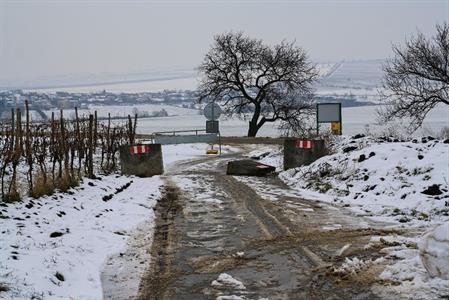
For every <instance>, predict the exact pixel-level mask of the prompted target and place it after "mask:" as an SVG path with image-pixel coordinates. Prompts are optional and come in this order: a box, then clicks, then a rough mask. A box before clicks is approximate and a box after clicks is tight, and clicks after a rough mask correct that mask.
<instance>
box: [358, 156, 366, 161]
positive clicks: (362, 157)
mask: <svg viewBox="0 0 449 300" xmlns="http://www.w3.org/2000/svg"><path fill="white" fill-rule="evenodd" d="M364 160H366V156H365V154H360V156H359V159H358V162H362V161H364Z"/></svg>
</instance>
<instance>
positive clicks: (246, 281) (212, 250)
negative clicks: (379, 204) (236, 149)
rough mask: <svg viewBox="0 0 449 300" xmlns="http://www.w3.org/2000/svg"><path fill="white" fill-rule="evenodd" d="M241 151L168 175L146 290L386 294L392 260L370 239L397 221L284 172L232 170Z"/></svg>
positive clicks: (283, 295)
mask: <svg viewBox="0 0 449 300" xmlns="http://www.w3.org/2000/svg"><path fill="white" fill-rule="evenodd" d="M233 158H235V155H228V156H226V155H225V156H223V157H221V158H210V159H206V160H204V159H202V160H193V161H187V162H184V163H178V164H176V165H175V166H173V167H172V168H171V169H169V170H168V172H167V174H166V175H165V176H164V177H163V180H164V181H165V191H163V196H162V197H163V199H162V201H159V202H158V205H157V206H156V216H157V218H156V227H155V235H154V241H153V246H152V249H151V253H152V262H151V265H150V266H149V268H148V272H147V274H146V276H145V277H144V278H143V280H142V282H141V285H140V296H139V299H305V298H307V299H348V298H352V297H355V298H357V299H376V295H374V294H373V292H372V285H373V284H374V283H375V282H376V281H377V275H378V274H379V273H380V272H381V271H382V269H383V267H382V264H376V265H375V266H374V267H371V265H370V262H371V261H374V260H376V259H379V258H380V257H381V256H382V254H381V253H380V252H379V250H380V249H381V248H382V247H378V248H375V247H374V248H373V247H366V245H367V244H368V243H369V242H370V239H371V237H372V236H383V235H386V234H391V233H392V232H394V229H388V230H385V229H382V228H383V226H384V224H380V223H374V222H373V221H368V220H366V219H364V218H361V217H356V216H354V215H352V214H351V213H350V212H349V211H346V210H345V209H342V208H336V207H334V206H332V205H331V204H325V203H322V202H318V201H311V200H307V199H303V198H301V197H300V196H299V195H298V194H297V193H296V192H295V191H294V190H293V189H291V188H289V187H288V186H287V185H285V184H284V183H282V182H281V181H280V180H279V179H278V178H277V177H274V176H273V177H267V178H252V177H234V176H227V175H225V166H226V163H227V161H229V160H231V159H233ZM348 257H349V258H348ZM354 258H355V259H354ZM377 284H378V282H377Z"/></svg>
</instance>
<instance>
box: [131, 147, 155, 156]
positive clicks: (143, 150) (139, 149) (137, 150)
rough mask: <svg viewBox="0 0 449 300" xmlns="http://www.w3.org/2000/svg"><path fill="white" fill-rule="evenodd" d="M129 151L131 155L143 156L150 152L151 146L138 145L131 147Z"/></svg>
mask: <svg viewBox="0 0 449 300" xmlns="http://www.w3.org/2000/svg"><path fill="white" fill-rule="evenodd" d="M129 150H130V152H131V154H141V153H148V152H150V150H151V148H150V145H137V146H131V147H130V149H129Z"/></svg>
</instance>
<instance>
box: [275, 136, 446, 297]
mask: <svg viewBox="0 0 449 300" xmlns="http://www.w3.org/2000/svg"><path fill="white" fill-rule="evenodd" d="M333 149H335V150H336V153H335V154H332V155H328V156H325V157H322V158H321V159H319V160H317V161H315V162H314V163H312V164H311V165H309V166H303V167H300V168H295V169H290V170H287V171H284V172H281V173H280V178H281V179H282V180H283V181H284V182H286V183H287V184H289V185H290V186H292V187H294V188H295V189H297V190H298V191H299V192H300V193H301V194H302V195H303V196H304V197H307V198H309V199H316V200H318V201H325V202H329V203H332V204H334V205H335V206H337V207H346V208H348V209H350V210H351V211H353V212H354V213H355V214H356V215H358V216H361V217H367V218H371V219H373V220H375V221H380V222H381V223H379V225H380V226H382V227H383V228H391V229H392V230H398V229H399V230H402V233H401V231H399V232H396V233H393V234H391V235H386V236H376V237H372V238H371V242H370V243H369V244H368V245H367V246H366V247H367V248H368V249H369V248H373V249H374V248H379V247H380V248H383V249H382V253H383V255H384V257H382V258H379V259H377V260H374V261H371V260H369V261H363V260H360V261H359V260H358V259H357V258H354V259H353V260H348V261H347V262H346V263H345V264H343V265H342V267H341V268H343V269H345V270H346V271H347V270H349V272H355V273H356V272H357V271H356V270H355V269H357V268H358V267H359V266H360V264H362V265H364V264H369V265H370V267H372V268H380V269H381V270H383V271H382V272H381V274H379V278H380V279H381V280H383V281H384V282H388V283H390V285H389V286H388V288H386V287H385V286H383V285H375V286H374V287H373V291H374V292H375V294H377V295H379V296H380V297H384V298H386V299H391V297H392V293H393V294H395V295H396V297H397V299H434V298H438V299H440V297H444V296H445V295H446V296H447V295H448V294H449V281H448V280H447V276H448V273H449V263H448V262H449V260H448V250H449V231H448V228H449V140H445V141H442V140H435V139H433V138H430V137H428V138H422V139H415V140H412V141H408V142H404V141H398V140H390V139H373V138H368V137H362V136H355V137H353V138H349V137H343V138H341V139H339V140H336V141H335V142H334V145H333ZM439 224H443V225H441V226H440V227H438V228H437V229H434V228H435V226H437V225H439ZM425 232H427V233H426V234H425V235H424V237H421V234H422V233H425ZM417 245H419V247H418V246H417ZM337 271H338V270H337Z"/></svg>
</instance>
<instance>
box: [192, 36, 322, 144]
mask: <svg viewBox="0 0 449 300" xmlns="http://www.w3.org/2000/svg"><path fill="white" fill-rule="evenodd" d="M199 71H200V72H201V75H202V79H201V82H200V86H199V97H200V98H199V99H200V101H203V100H205V99H208V100H212V101H218V102H220V103H221V104H222V106H223V108H224V111H225V113H226V114H227V115H228V116H232V115H237V116H239V117H245V114H246V113H252V115H251V117H250V121H249V128H248V136H252V137H254V136H256V134H257V132H258V131H259V129H260V128H261V127H262V126H263V125H264V124H265V123H267V122H275V121H278V120H280V121H283V122H288V123H290V124H295V120H298V116H299V115H298V113H299V112H301V110H298V108H301V107H302V105H301V101H302V100H303V99H305V98H307V97H308V98H309V99H310V98H311V97H310V96H311V84H312V83H313V81H314V80H315V78H316V77H317V71H316V69H315V66H314V65H313V64H312V63H310V62H309V60H308V57H307V53H306V52H305V50H303V49H302V48H300V47H297V46H295V44H294V43H287V42H281V43H280V44H277V45H274V46H268V45H265V44H263V42H262V41H261V40H258V39H252V38H250V37H247V36H244V35H243V33H242V32H239V33H232V32H231V33H224V34H220V35H217V36H215V37H214V43H213V45H212V48H211V49H210V50H209V52H208V53H207V54H206V56H205V57H204V60H203V62H202V64H201V65H200V66H199ZM299 94H300V95H302V97H298V98H296V99H295V101H292V99H291V97H292V96H294V95H299ZM306 95H307V97H306ZM289 97H290V98H289ZM288 99H289V100H288ZM298 124H299V123H296V125H298Z"/></svg>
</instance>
